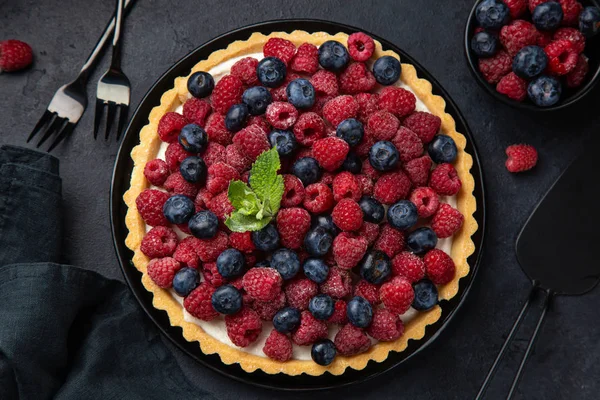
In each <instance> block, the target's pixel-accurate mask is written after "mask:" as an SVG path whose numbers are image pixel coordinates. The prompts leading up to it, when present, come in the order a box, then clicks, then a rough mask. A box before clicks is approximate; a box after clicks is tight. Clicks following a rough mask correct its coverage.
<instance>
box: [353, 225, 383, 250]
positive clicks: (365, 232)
mask: <svg viewBox="0 0 600 400" xmlns="http://www.w3.org/2000/svg"><path fill="white" fill-rule="evenodd" d="M358 235H359V236H361V237H364V238H365V239H367V243H368V245H369V246H371V245H372V244H373V243H375V241H376V240H377V238H378V237H379V225H377V224H375V223H373V222H367V221H365V222H363V225H362V227H361V228H360V230H359V231H358Z"/></svg>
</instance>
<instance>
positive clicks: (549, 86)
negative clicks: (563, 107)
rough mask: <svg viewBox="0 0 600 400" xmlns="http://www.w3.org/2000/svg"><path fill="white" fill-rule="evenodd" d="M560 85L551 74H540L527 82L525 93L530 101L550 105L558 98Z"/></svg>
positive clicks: (560, 90) (544, 105)
mask: <svg viewBox="0 0 600 400" xmlns="http://www.w3.org/2000/svg"><path fill="white" fill-rule="evenodd" d="M561 93H562V86H561V84H560V81H559V80H558V79H556V78H555V77H553V76H547V75H541V76H540V77H538V78H536V79H535V80H533V81H531V82H529V86H528V87H527V94H528V95H529V98H530V99H531V101H533V102H534V103H535V104H536V105H538V106H540V107H550V106H552V105H554V104H556V103H558V101H559V100H560V94H561Z"/></svg>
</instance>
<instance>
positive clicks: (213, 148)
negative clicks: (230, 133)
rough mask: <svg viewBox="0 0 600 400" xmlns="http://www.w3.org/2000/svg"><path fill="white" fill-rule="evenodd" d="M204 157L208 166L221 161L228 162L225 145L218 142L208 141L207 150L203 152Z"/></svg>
mask: <svg viewBox="0 0 600 400" xmlns="http://www.w3.org/2000/svg"><path fill="white" fill-rule="evenodd" d="M202 159H203V160H204V163H205V164H206V166H208V167H210V166H211V165H213V164H214V163H217V162H219V161H221V162H226V161H227V158H226V156H225V146H223V145H222V144H219V143H217V142H208V145H207V146H206V150H205V151H204V154H202Z"/></svg>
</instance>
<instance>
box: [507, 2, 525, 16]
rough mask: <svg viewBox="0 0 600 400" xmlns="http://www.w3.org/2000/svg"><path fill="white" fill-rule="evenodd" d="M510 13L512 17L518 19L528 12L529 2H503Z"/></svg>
mask: <svg viewBox="0 0 600 400" xmlns="http://www.w3.org/2000/svg"><path fill="white" fill-rule="evenodd" d="M502 2H503V3H504V4H506V6H507V7H508V10H509V11H510V17H511V18H512V19H517V18H519V17H520V16H521V15H523V13H525V11H526V10H527V0H502Z"/></svg>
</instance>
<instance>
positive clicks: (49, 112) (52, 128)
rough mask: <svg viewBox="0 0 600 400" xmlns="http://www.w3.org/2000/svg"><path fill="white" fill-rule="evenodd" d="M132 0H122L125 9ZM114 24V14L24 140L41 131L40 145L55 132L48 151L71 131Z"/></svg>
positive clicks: (81, 108) (84, 107) (79, 113)
mask: <svg viewBox="0 0 600 400" xmlns="http://www.w3.org/2000/svg"><path fill="white" fill-rule="evenodd" d="M134 1H135V0H125V8H126V9H128V8H129V7H130V6H131V5H132V4H133V3H134ZM114 28H115V18H114V17H113V18H112V19H111V20H110V21H109V23H108V25H106V28H104V32H103V33H102V36H101V37H100V39H99V40H98V43H96V46H95V47H94V49H93V50H92V53H91V54H90V55H89V57H88V58H87V60H86V62H85V64H83V67H82V68H81V70H80V71H79V75H77V78H75V80H73V81H72V82H70V83H67V84H66V85H63V86H61V87H60V88H59V89H58V90H57V91H56V93H55V94H54V96H53V97H52V100H51V101H50V104H49V105H48V107H47V109H46V111H44V114H43V115H42V117H41V118H40V120H39V121H38V122H37V124H36V125H35V127H34V128H33V131H31V133H30V134H29V137H28V138H27V143H29V142H30V141H31V140H32V139H33V138H34V137H35V136H37V135H38V133H40V134H41V139H40V141H39V142H38V143H37V145H36V147H40V146H41V145H42V144H44V142H46V140H48V139H49V138H50V137H51V136H53V135H54V136H55V139H54V141H53V142H52V144H51V145H50V147H49V148H48V152H50V151H52V150H53V149H54V148H55V147H56V146H58V145H59V144H60V143H61V142H62V141H63V140H64V139H66V138H67V137H68V136H69V135H71V133H72V132H73V130H74V129H75V126H76V125H77V123H78V122H79V119H80V118H81V116H82V115H83V112H84V111H85V109H86V107H87V90H86V84H87V82H88V79H89V76H90V73H91V72H92V69H93V67H94V66H95V64H96V62H97V61H98V59H99V56H100V54H101V52H102V49H103V47H104V45H105V44H106V42H107V41H108V38H109V37H110V35H111V34H112V32H113V30H114Z"/></svg>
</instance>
